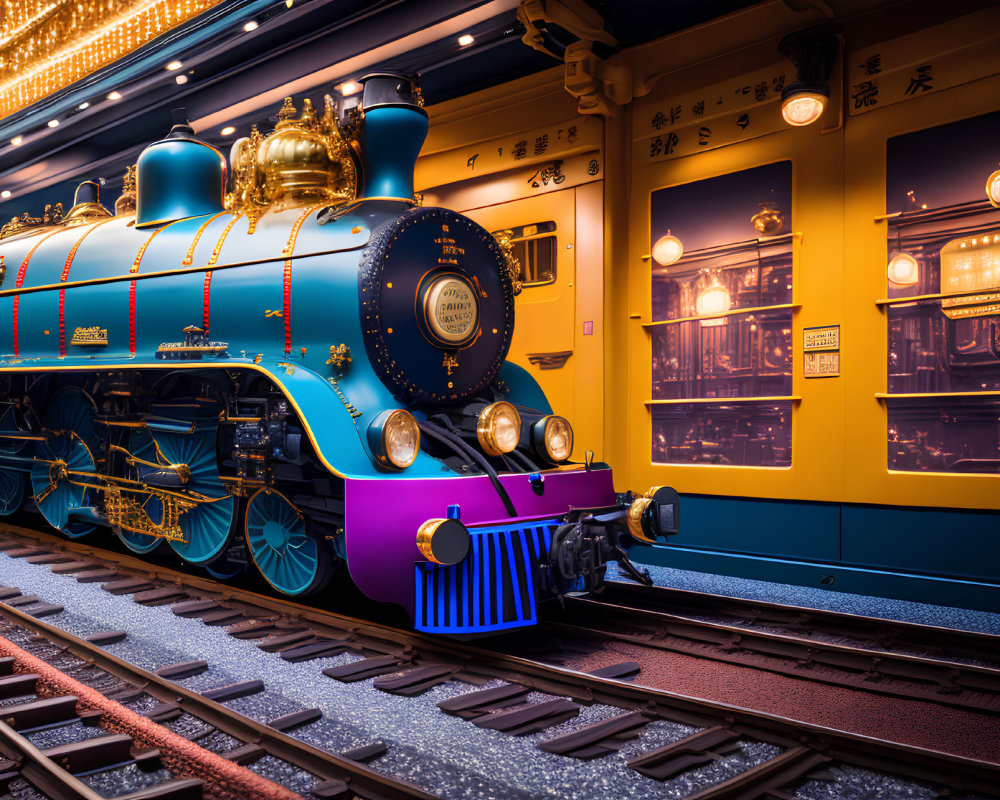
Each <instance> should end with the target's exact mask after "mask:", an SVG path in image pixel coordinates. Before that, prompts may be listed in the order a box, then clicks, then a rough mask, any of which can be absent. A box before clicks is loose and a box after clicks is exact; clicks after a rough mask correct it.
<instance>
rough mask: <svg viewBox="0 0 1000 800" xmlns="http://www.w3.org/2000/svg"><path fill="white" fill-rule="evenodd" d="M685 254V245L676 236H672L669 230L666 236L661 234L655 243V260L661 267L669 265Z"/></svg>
mask: <svg viewBox="0 0 1000 800" xmlns="http://www.w3.org/2000/svg"><path fill="white" fill-rule="evenodd" d="M682 255H684V245H683V244H681V240H680V239H678V238H677V237H676V236H671V235H670V231H669V230H668V231H667V235H666V236H661V237H660V238H659V239H657V240H656V244H654V245H653V260H654V261H655V262H656V263H657V264H659V265H660V266H661V267H669V266H670V265H671V264H674V263H676V262H677V261H679V260H680V257H681V256H682Z"/></svg>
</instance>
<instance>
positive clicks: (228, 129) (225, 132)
mask: <svg viewBox="0 0 1000 800" xmlns="http://www.w3.org/2000/svg"><path fill="white" fill-rule="evenodd" d="M221 133H222V135H223V136H232V135H233V134H234V133H236V128H234V127H233V126H232V125H227V126H226V127H225V128H223V129H222V131H221Z"/></svg>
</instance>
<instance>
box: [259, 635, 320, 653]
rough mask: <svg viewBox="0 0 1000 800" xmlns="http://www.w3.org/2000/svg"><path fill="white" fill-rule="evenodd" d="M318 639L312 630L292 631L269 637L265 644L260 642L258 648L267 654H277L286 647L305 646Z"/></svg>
mask: <svg viewBox="0 0 1000 800" xmlns="http://www.w3.org/2000/svg"><path fill="white" fill-rule="evenodd" d="M315 638H316V633H315V632H314V631H311V630H306V629H301V630H297V631H290V632H288V633H282V634H278V635H277V636H269V637H268V638H267V639H265V640H264V641H263V642H260V643H259V644H258V645H257V647H259V648H260V649H261V650H263V651H264V652H265V653H277V652H278V651H280V650H283V649H284V648H286V647H293V646H296V645H300V644H305V643H306V642H309V641H312V640H313V639H315Z"/></svg>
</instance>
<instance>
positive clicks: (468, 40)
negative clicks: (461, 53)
mask: <svg viewBox="0 0 1000 800" xmlns="http://www.w3.org/2000/svg"><path fill="white" fill-rule="evenodd" d="M474 41H476V38H475V37H474V36H473V35H472V34H471V33H463V34H462V35H461V36H459V37H458V44H459V46H460V47H468V46H469V45H470V44H472V43H473V42H474Z"/></svg>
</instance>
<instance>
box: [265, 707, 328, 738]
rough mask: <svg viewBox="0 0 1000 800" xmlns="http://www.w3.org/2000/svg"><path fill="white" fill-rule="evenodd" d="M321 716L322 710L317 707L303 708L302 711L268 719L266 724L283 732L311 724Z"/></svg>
mask: <svg viewBox="0 0 1000 800" xmlns="http://www.w3.org/2000/svg"><path fill="white" fill-rule="evenodd" d="M322 716H323V712H322V711H320V710H319V709H318V708H305V709H303V710H302V711H294V712H292V713H291V714H285V715H283V716H280V717H275V718H274V719H272V720H269V721H268V722H267V723H266V724H267V727H269V728H274V729H275V730H276V731H281V732H282V733H285V732H287V731H291V730H295V729H296V728H301V727H302V726H303V725H311V724H312V723H313V722H315V721H316V720H318V719H320V718H321V717H322Z"/></svg>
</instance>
